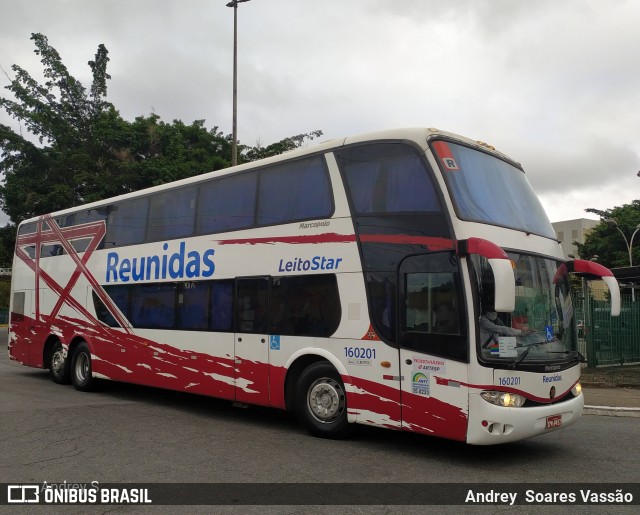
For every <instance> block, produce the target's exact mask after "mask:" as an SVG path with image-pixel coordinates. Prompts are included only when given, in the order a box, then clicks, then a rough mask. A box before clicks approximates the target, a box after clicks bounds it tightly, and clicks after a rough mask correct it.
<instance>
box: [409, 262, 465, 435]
mask: <svg viewBox="0 0 640 515" xmlns="http://www.w3.org/2000/svg"><path fill="white" fill-rule="evenodd" d="M398 291H399V295H400V299H399V300H400V302H399V306H400V309H399V320H398V322H399V344H400V372H401V373H400V377H401V396H402V427H403V428H405V429H406V430H408V431H416V432H420V433H426V434H430V435H433V436H443V437H446V438H451V439H454V440H460V441H464V440H465V439H466V433H467V413H468V404H469V401H468V386H467V385H468V379H467V378H468V365H467V362H468V347H469V344H468V338H467V334H468V331H467V324H466V321H465V320H466V309H465V305H464V297H463V295H462V287H461V280H460V272H459V269H458V259H457V256H456V255H455V253H453V252H436V253H433V254H426V255H419V256H412V257H409V258H407V259H405V260H404V261H403V262H402V263H401V265H400V276H399V288H398Z"/></svg>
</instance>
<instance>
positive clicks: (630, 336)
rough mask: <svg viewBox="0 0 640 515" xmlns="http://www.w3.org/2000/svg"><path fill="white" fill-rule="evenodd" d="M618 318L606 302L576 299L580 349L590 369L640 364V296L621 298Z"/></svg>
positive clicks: (575, 307) (624, 296) (623, 296)
mask: <svg viewBox="0 0 640 515" xmlns="http://www.w3.org/2000/svg"><path fill="white" fill-rule="evenodd" d="M621 301H622V309H621V311H620V316H619V317H612V316H611V309H610V306H609V303H608V302H607V301H599V300H595V299H593V298H592V297H591V296H587V297H574V309H575V314H576V320H577V321H578V350H579V351H580V352H581V353H582V354H583V355H584V356H585V357H586V358H587V364H588V366H590V367H596V366H611V365H631V364H638V363H640V295H638V294H637V293H636V296H635V299H633V298H632V296H631V295H630V294H629V295H625V294H623V295H621Z"/></svg>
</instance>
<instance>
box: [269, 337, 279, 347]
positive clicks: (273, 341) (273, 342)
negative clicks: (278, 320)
mask: <svg viewBox="0 0 640 515" xmlns="http://www.w3.org/2000/svg"><path fill="white" fill-rule="evenodd" d="M269 348H270V349H271V350H280V335H274V334H272V335H271V336H270V337H269Z"/></svg>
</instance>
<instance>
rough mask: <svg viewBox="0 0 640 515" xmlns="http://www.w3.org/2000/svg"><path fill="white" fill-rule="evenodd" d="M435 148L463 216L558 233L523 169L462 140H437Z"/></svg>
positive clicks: (517, 227) (504, 225)
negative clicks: (453, 141) (466, 144)
mask: <svg viewBox="0 0 640 515" xmlns="http://www.w3.org/2000/svg"><path fill="white" fill-rule="evenodd" d="M433 148H434V150H435V152H436V154H437V156H438V157H439V158H440V161H441V163H442V170H443V174H444V178H445V181H446V183H447V188H448V189H449V193H450V194H451V198H452V200H453V204H454V207H455V210H456V213H457V215H458V217H459V218H460V219H462V220H469V221H477V222H483V223H489V224H493V225H499V226H503V227H509V228H512V229H517V230H521V231H525V232H530V233H534V234H539V235H541V236H546V237H548V238H555V237H556V234H555V232H554V230H553V227H552V226H551V223H550V222H549V218H548V217H547V215H546V213H545V212H544V209H543V207H542V205H541V204H540V201H539V200H538V198H537V197H536V195H535V193H534V192H533V189H532V188H531V185H530V184H529V181H528V179H527V177H526V175H525V174H524V172H523V171H522V170H520V169H518V168H516V167H515V166H513V165H511V164H509V163H507V162H506V161H502V160H501V159H498V158H497V157H495V156H492V155H490V154H487V153H484V152H480V151H478V150H474V149H472V148H469V147H465V146H463V145H459V144H454V143H450V142H444V141H436V142H435V143H433Z"/></svg>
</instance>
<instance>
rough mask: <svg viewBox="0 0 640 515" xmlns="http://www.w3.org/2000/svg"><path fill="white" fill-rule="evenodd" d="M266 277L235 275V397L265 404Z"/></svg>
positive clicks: (267, 398) (241, 400)
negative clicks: (240, 276)
mask: <svg viewBox="0 0 640 515" xmlns="http://www.w3.org/2000/svg"><path fill="white" fill-rule="evenodd" d="M268 315H269V278H268V277H251V278H238V279H236V333H235V391H236V401H237V402H245V403H247V404H260V405H263V406H268V405H269V336H268V334H267V333H268V327H269V323H268V322H269V321H268Z"/></svg>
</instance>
